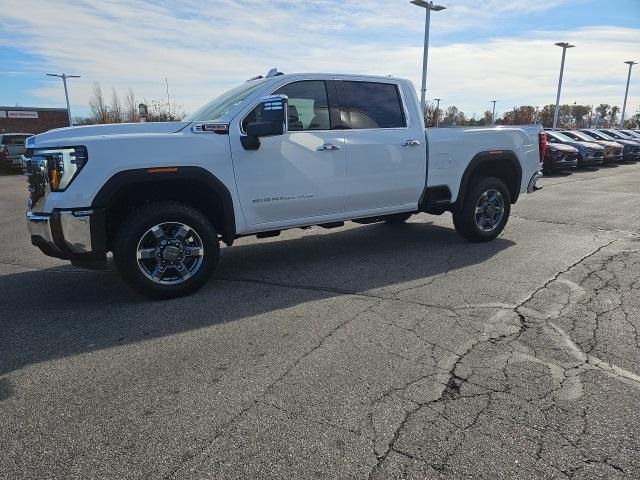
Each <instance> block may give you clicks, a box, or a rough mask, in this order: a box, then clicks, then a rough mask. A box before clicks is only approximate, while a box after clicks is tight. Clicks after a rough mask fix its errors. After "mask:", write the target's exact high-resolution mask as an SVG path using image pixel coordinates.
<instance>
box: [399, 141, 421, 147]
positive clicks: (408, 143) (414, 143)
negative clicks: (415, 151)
mask: <svg viewBox="0 0 640 480" xmlns="http://www.w3.org/2000/svg"><path fill="white" fill-rule="evenodd" d="M418 145H420V141H419V140H407V141H406V142H404V143H403V144H402V146H403V147H417V146H418Z"/></svg>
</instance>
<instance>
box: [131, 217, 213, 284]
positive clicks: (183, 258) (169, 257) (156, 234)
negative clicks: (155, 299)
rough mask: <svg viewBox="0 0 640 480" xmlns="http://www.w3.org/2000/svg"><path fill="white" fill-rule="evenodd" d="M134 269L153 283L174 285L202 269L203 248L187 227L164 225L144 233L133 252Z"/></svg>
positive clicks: (177, 223) (200, 241) (180, 224)
mask: <svg viewBox="0 0 640 480" xmlns="http://www.w3.org/2000/svg"><path fill="white" fill-rule="evenodd" d="M136 258H137V261H138V268H139V269H140V271H141V272H142V273H143V274H144V276H145V277H147V278H148V279H149V280H152V281H153V282H156V283H160V284H164V285H176V284H179V283H182V282H185V281H186V280H188V279H189V278H191V277H192V276H193V275H194V274H195V273H196V272H197V271H198V270H199V269H200V267H201V266H202V263H203V260H204V247H203V244H202V240H201V239H200V236H199V235H198V233H197V232H196V231H195V230H193V229H192V228H191V227H189V226H188V225H185V224H184V223H179V222H166V223H161V224H159V225H155V226H154V227H152V228H150V229H149V230H147V231H146V232H145V233H144V235H142V238H140V241H139V242H138V247H137V249H136Z"/></svg>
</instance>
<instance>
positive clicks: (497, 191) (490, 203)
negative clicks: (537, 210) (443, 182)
mask: <svg viewBox="0 0 640 480" xmlns="http://www.w3.org/2000/svg"><path fill="white" fill-rule="evenodd" d="M510 213H511V196H510V195H509V190H508V189H507V187H506V185H505V184H504V182H503V181H502V180H500V179H499V178H495V177H476V178H472V179H471V181H470V184H469V186H468V187H467V191H466V193H465V195H464V199H463V204H462V205H461V206H459V208H457V209H455V210H454V212H453V224H454V226H455V227H456V232H458V234H459V235H460V236H462V237H463V238H465V239H467V240H469V241H470V242H476V243H477V242H488V241H490V240H493V239H494V238H496V237H497V236H498V235H500V233H501V232H502V230H504V227H505V225H506V224H507V221H508V220H509V214H510Z"/></svg>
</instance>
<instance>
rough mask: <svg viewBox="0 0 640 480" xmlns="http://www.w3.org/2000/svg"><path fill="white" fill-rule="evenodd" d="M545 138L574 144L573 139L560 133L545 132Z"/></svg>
mask: <svg viewBox="0 0 640 480" xmlns="http://www.w3.org/2000/svg"><path fill="white" fill-rule="evenodd" d="M547 136H548V137H549V138H552V139H555V140H560V141H561V142H575V140H574V139H573V138H571V137H568V136H566V135H565V134H564V133H560V132H553V133H550V132H547Z"/></svg>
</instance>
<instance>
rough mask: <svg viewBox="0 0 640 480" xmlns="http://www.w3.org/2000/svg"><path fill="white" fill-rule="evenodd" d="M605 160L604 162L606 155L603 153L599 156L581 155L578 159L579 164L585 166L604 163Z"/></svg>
mask: <svg viewBox="0 0 640 480" xmlns="http://www.w3.org/2000/svg"><path fill="white" fill-rule="evenodd" d="M603 162H604V157H603V156H602V155H601V156H599V157H592V156H587V157H585V156H583V155H581V156H580V158H579V159H578V165H579V166H584V167H591V166H594V165H602V163H603Z"/></svg>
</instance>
